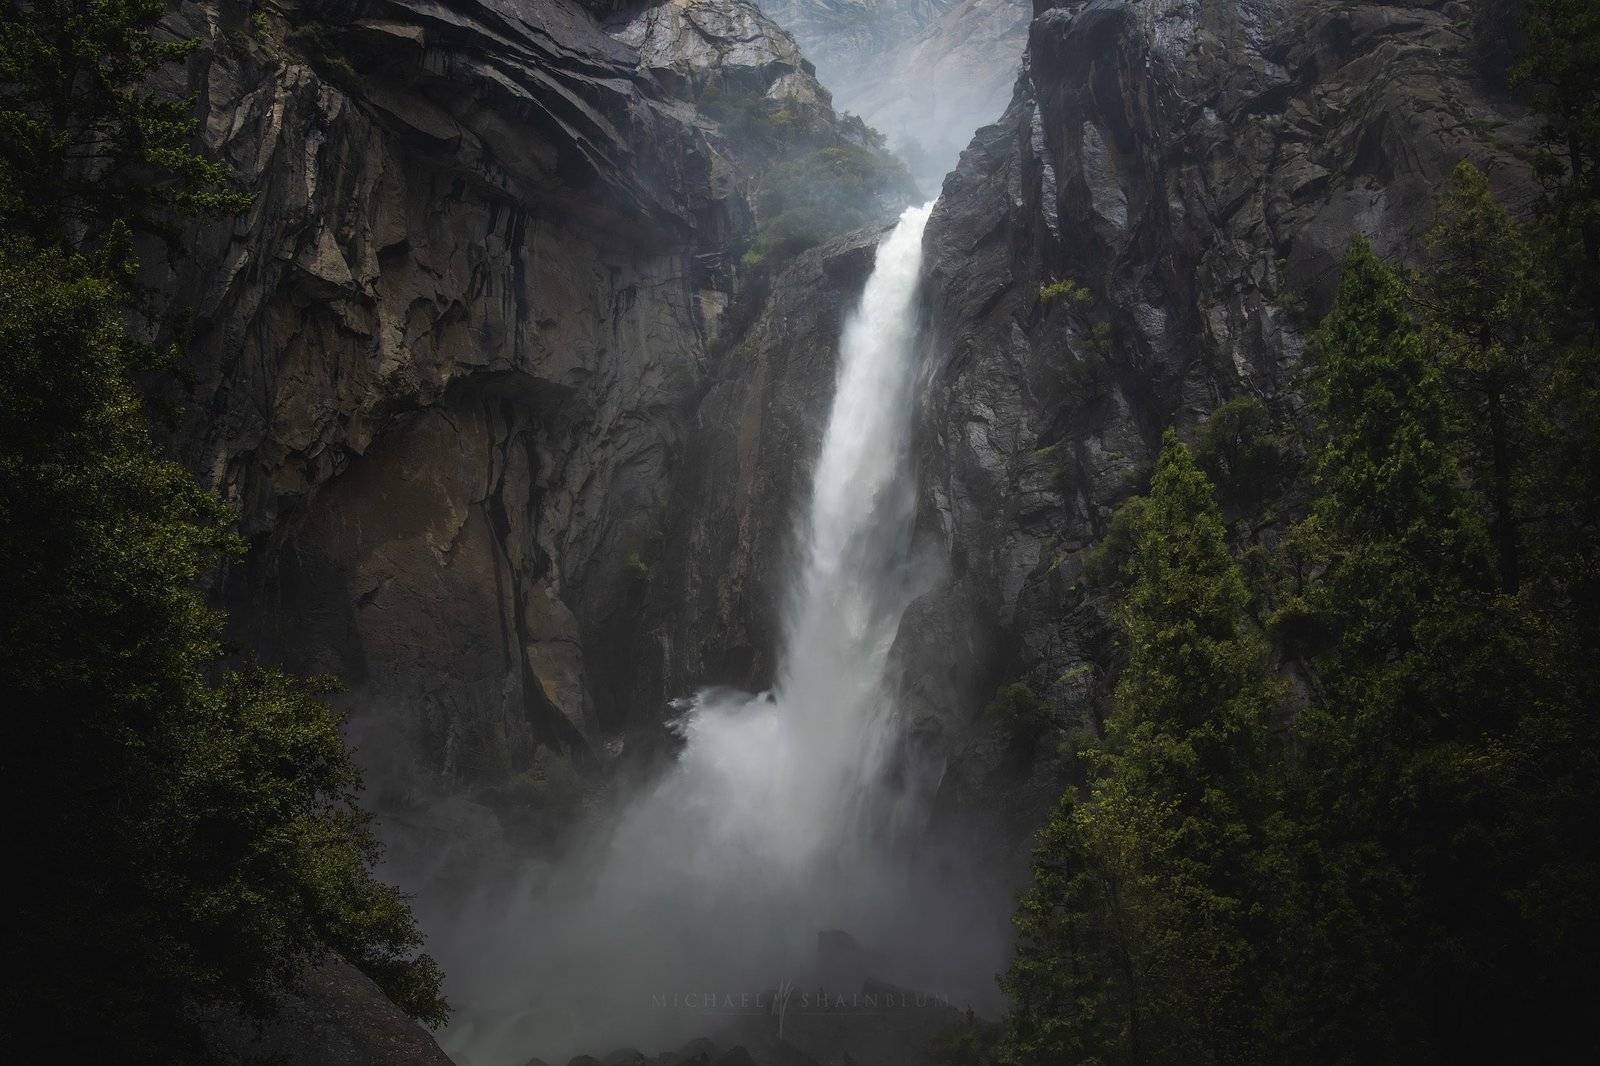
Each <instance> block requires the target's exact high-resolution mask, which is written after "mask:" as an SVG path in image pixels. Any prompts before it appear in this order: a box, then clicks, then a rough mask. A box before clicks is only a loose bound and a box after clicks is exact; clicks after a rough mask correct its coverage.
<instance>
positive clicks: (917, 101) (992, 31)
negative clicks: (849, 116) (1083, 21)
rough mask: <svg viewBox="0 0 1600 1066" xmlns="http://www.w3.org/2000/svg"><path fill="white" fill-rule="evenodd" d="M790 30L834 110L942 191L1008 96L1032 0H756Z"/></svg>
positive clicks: (930, 189) (926, 185)
mask: <svg viewBox="0 0 1600 1066" xmlns="http://www.w3.org/2000/svg"><path fill="white" fill-rule="evenodd" d="M757 2H758V3H759V4H760V6H761V8H762V10H764V11H765V12H766V13H767V14H768V15H769V16H770V17H771V18H772V19H773V20H774V21H776V22H777V23H778V24H779V25H780V26H782V27H783V28H784V29H786V30H788V31H789V32H790V33H791V34H793V35H794V37H795V39H796V40H797V41H798V42H799V43H800V46H801V48H802V49H803V50H804V52H805V54H806V57H807V58H808V59H810V60H811V61H812V62H813V63H814V64H815V65H816V68H817V77H818V78H819V80H821V82H822V84H823V85H824V86H825V87H826V88H827V89H828V90H829V91H830V92H831V93H832V94H833V102H834V106H835V107H836V108H837V109H838V110H840V111H850V112H853V113H855V114H858V115H860V116H861V117H862V118H864V119H866V121H867V123H868V124H869V125H871V126H873V127H875V128H877V129H878V130H879V131H880V132H882V133H883V134H884V135H885V136H886V137H887V138H888V142H889V148H890V149H892V150H893V151H894V152H895V153H896V154H898V155H899V156H900V157H901V158H902V159H903V160H905V162H906V165H907V167H908V168H909V169H910V171H911V174H912V177H913V178H915V179H916V181H917V183H918V185H919V186H920V187H921V188H922V189H923V191H924V192H925V193H926V194H927V195H930V196H933V195H937V194H938V192H939V188H940V186H941V185H942V184H943V181H944V176H945V173H946V172H947V171H949V170H950V169H952V168H953V167H954V166H955V165H956V160H957V159H958V158H959V156H960V154H961V151H962V149H964V148H965V147H966V146H967V144H968V142H969V141H971V139H972V134H973V131H974V130H976V129H977V128H978V127H980V126H984V125H987V124H988V123H991V122H994V121H996V120H997V119H998V118H999V117H1000V115H1001V113H1002V112H1003V111H1004V110H1005V108H1006V104H1007V103H1008V102H1009V101H1010V99H1011V91H1012V88H1013V85H1014V83H1015V82H1016V79H1017V75H1018V73H1019V72H1020V70H1021V57H1022V52H1023V45H1024V43H1025V42H1026V39H1027V33H1028V23H1029V21H1030V20H1031V19H1032V17H1033V4H1032V2H1031V0H860V2H856V3H846V4H838V5H835V4H828V3H819V2H817V0H757Z"/></svg>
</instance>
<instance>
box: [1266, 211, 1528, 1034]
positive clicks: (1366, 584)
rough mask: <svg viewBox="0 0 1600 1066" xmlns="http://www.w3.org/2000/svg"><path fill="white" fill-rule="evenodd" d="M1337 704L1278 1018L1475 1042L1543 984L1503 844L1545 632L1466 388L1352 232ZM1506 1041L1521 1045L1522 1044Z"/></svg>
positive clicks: (1332, 345)
mask: <svg viewBox="0 0 1600 1066" xmlns="http://www.w3.org/2000/svg"><path fill="white" fill-rule="evenodd" d="M1314 340H1315V347H1316V350H1317V352H1318V354H1319V356H1320V358H1321V366H1320V374H1321V379H1320V382H1319V387H1318V396H1317V408H1318V412H1319V414H1320V416H1321V418H1322V421H1323V427H1322V428H1323V436H1324V439H1323V441H1322V447H1321V450H1320V454H1319V455H1318V457H1317V465H1316V471H1315V476H1314V481H1313V486H1314V490H1315V492H1316V502H1315V506H1314V516H1313V519H1314V526H1315V529H1316V531H1317V536H1316V543H1317V544H1318V545H1319V546H1320V550H1321V552H1322V555H1323V558H1322V567H1323V569H1322V572H1321V574H1320V576H1319V577H1318V578H1317V580H1316V582H1315V584H1314V587H1313V589H1312V592H1311V595H1310V599H1311V601H1312V603H1313V604H1314V608H1313V609H1314V610H1315V611H1316V612H1317V613H1318V614H1319V615H1320V617H1321V618H1322V619H1323V621H1324V625H1325V628H1326V630H1327V631H1328V632H1329V633H1330V634H1331V642H1330V644H1329V646H1328V647H1327V648H1326V649H1325V650H1324V652H1323V653H1322V654H1321V655H1319V656H1317V657H1316V660H1315V669H1316V674H1317V676H1318V679H1319V681H1320V685H1319V688H1320V690H1321V693H1322V700H1321V701H1320V702H1319V704H1318V705H1316V706H1315V707H1313V708H1312V709H1310V710H1308V711H1307V712H1306V713H1305V714H1304V715H1303V717H1302V720H1301V733H1302V735H1303V736H1304V738H1305V743H1306V747H1307V755H1306V758H1305V760H1304V762H1303V764H1302V765H1301V767H1300V770H1301V776H1300V781H1301V783H1302V786H1303V788H1304V791H1303V792H1302V793H1300V794H1299V806H1298V809H1297V810H1296V811H1295V815H1296V819H1297V821H1298V822H1299V823H1300V824H1303V825H1305V826H1307V827H1308V834H1309V835H1308V836H1307V837H1304V838H1302V839H1300V840H1299V841H1298V842H1296V844H1295V846H1294V847H1292V848H1291V849H1289V851H1288V852H1287V853H1286V854H1287V855H1288V856H1289V860H1288V861H1289V862H1290V864H1291V865H1297V867H1298V870H1297V873H1296V875H1295V876H1293V877H1291V878H1290V879H1289V882H1288V883H1289V884H1291V885H1293V886H1298V891H1300V892H1301V893H1303V894H1302V895H1301V896H1300V898H1298V899H1293V900H1290V901H1289V902H1288V903H1287V904H1286V906H1285V908H1284V913H1285V914H1286V915H1290V916H1292V917H1291V918H1289V919H1285V920H1284V921H1283V922H1282V923H1281V928H1282V929H1283V930H1284V935H1283V937H1282V942H1283V943H1284V944H1285V945H1286V946H1287V947H1288V948H1289V950H1290V955H1289V958H1290V960H1291V961H1290V964H1289V965H1287V966H1286V967H1285V968H1284V969H1283V971H1282V972H1281V974H1280V975H1279V979H1278V984H1277V987H1276V988H1275V989H1274V991H1273V993H1272V996H1271V997H1270V998H1271V1000H1272V1002H1273V1004H1274V1009H1275V1010H1276V1009H1282V1010H1283V1013H1281V1014H1277V1015H1275V1016H1274V1018H1273V1020H1272V1022H1271V1025H1272V1027H1273V1028H1274V1029H1275V1030H1276V1031H1278V1032H1280V1033H1283V1034H1285V1039H1286V1040H1287V1043H1288V1044H1289V1046H1291V1047H1294V1048H1296V1049H1298V1051H1299V1053H1302V1054H1305V1053H1309V1054H1312V1055H1313V1056H1318V1057H1321V1056H1353V1057H1354V1058H1356V1059H1360V1058H1362V1057H1370V1056H1394V1055H1399V1056H1401V1057H1410V1058H1412V1059H1415V1060H1417V1061H1432V1060H1434V1059H1438V1058H1441V1057H1442V1058H1443V1059H1445V1060H1446V1061H1452V1056H1455V1055H1461V1054H1477V1053H1481V1052H1483V1051H1484V1050H1486V1049H1489V1048H1492V1047H1494V1046H1495V1043H1494V1041H1495V1039H1496V1036H1497V1033H1498V1028H1497V1026H1496V1025H1495V1023H1494V1019H1495V1018H1496V1014H1495V1012H1496V1011H1498V1012H1501V1013H1502V1014H1503V1013H1504V1012H1505V1011H1506V1010H1507V1009H1508V1007H1510V1006H1511V1005H1513V1004H1522V1003H1525V1002H1526V998H1525V997H1524V996H1522V995H1521V994H1520V993H1519V992H1518V991H1517V989H1516V987H1515V984H1514V979H1513V978H1512V976H1511V975H1513V974H1515V973H1516V972H1517V970H1518V966H1517V963H1518V962H1519V961H1524V960H1525V957H1524V956H1523V955H1522V953H1521V952H1520V949H1519V948H1517V947H1516V946H1515V944H1514V942H1511V941H1508V939H1507V937H1506V931H1508V930H1512V929H1515V928H1516V927H1517V925H1518V921H1519V919H1518V917H1517V914H1516V905H1515V903H1514V902H1513V900H1512V898H1511V895H1510V893H1509V890H1510V889H1511V887H1512V886H1513V885H1514V884H1515V883H1516V880H1515V878H1516V875H1515V873H1514V872H1513V871H1512V870H1511V869H1510V865H1511V864H1509V863H1507V862H1506V861H1505V858H1506V856H1505V854H1504V852H1503V851H1502V847H1503V844H1504V839H1505V838H1504V834H1505V832H1506V829H1507V826H1508V825H1509V823H1510V821H1511V815H1510V811H1509V804H1510V801H1511V799H1512V798H1513V792H1512V786H1513V784H1514V782H1515V780H1516V767H1515V759H1514V757H1513V755H1512V754H1511V750H1512V747H1513V745H1514V738H1515V737H1516V735H1517V730H1518V728H1519V723H1520V721H1521V715H1522V713H1523V711H1522V708H1523V705H1524V703H1525V702H1526V701H1528V700H1530V699H1535V698H1537V689H1538V687H1539V673H1538V671H1537V670H1535V669H1534V668H1533V667H1532V664H1533V663H1534V662H1535V659H1536V656H1537V635H1536V632H1535V630H1534V629H1533V628H1532V627H1530V626H1529V625H1528V624H1527V621H1526V619H1525V618H1524V617H1523V616H1522V615H1521V614H1520V613H1519V612H1518V611H1516V610H1515V609H1514V606H1513V604H1512V601H1509V600H1507V599H1505V598H1503V597H1500V596H1498V595H1497V589H1496V585H1495V582H1494V580H1493V576H1492V569H1493V568H1492V566H1491V564H1490V552H1489V545H1488V538H1487V536H1486V533H1485V529H1484V523H1483V521H1482V516H1481V509H1482V508H1481V503H1480V501H1478V500H1477V499H1476V498H1475V497H1474V496H1473V495H1472V493H1471V492H1470V491H1469V490H1468V489H1466V488H1465V487H1464V485H1463V480H1462V477H1461V474H1460V471H1459V469H1458V467H1457V465H1456V460H1455V456H1454V454H1453V453H1452V450H1451V447H1450V434H1449V432H1448V427H1447V422H1448V415H1449V410H1450V404H1449V400H1448V395H1447V393H1446V389H1445V386H1444V383H1443V378H1442V376H1441V373H1440V369H1439V366H1438V360H1437V358H1436V355H1437V353H1435V352H1433V351H1430V349H1429V347H1428V345H1427V344H1426V343H1425V336H1424V334H1423V333H1422V332H1421V331H1420V330H1419V329H1418V328H1417V327H1416V326H1415V325H1414V324H1413V322H1412V321H1411V320H1410V318H1409V317H1408V315H1407V313H1406V299H1405V293H1404V291H1403V289H1402V287H1401V285H1400V283H1399V281H1398V279H1397V278H1396V277H1395V276H1394V274H1393V273H1392V272H1391V271H1390V270H1389V269H1388V268H1387V267H1385V266H1384V265H1383V264H1382V263H1381V262H1379V261H1378V259H1377V258H1376V257H1375V256H1374V255H1373V254H1372V251H1371V249H1370V247H1368V246H1367V245H1366V243H1365V242H1364V241H1360V240H1357V241H1355V242H1353V243H1352V245H1351V249H1350V253H1349V255H1348V257H1347V259H1346V262H1345V270H1344V275H1343V278H1342V280H1341V283H1340V289H1339V295H1338V300H1337V302H1336V304H1335V307H1334V309H1333V310H1332V311H1331V312H1330V314H1329V315H1328V316H1327V318H1326V319H1324V321H1323V323H1322V325H1321V327H1320V328H1319V330H1318V332H1317V334H1316V336H1315V338H1314ZM1506 1050H1508V1051H1509V1050H1510V1049H1509V1048H1507V1049H1506Z"/></svg>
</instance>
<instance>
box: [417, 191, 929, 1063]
mask: <svg viewBox="0 0 1600 1066" xmlns="http://www.w3.org/2000/svg"><path fill="white" fill-rule="evenodd" d="M932 206H933V205H932V204H931V203H930V204H926V205H924V206H921V207H913V208H910V209H908V210H906V212H905V213H904V214H903V215H901V217H900V221H899V224H898V225H897V226H896V227H895V228H894V229H893V230H892V231H891V232H890V233H889V234H888V235H887V237H886V238H885V239H884V240H883V242H882V243H881V245H880V246H879V248H878V254H877V259H876V262H875V265H874V267H873V270H872V273H871V276H870V277H869V278H868V280H867V282H866V286H865V288H864V290H863V292H862V296H861V301H860V304H859V305H858V306H857V307H856V309H855V310H854V311H853V313H852V314H851V315H850V317H849V319H848V321H847V322H846V324H845V327H844V330H843V335H842V338H841V342H840V348H839V362H838V371H837V385H836V390H835V396H834V399H833V404H832V409H831V412H830V414H829V417H828V423H827V428H826V430H825V432H824V435H823V440H822V448H821V454H820V456H819V457H818V460H817V464H816V469H815V474H814V478H813V484H812V487H811V495H810V499H809V506H808V507H807V509H806V512H805V515H804V517H803V519H802V520H801V521H800V522H799V524H798V526H797V530H796V535H797V539H798V547H799V549H800V550H799V552H798V553H797V560H798V561H799V566H798V568H797V573H796V576H795V580H794V582H793V585H792V588H791V591H790V596H789V599H788V602H787V603H786V605H785V629H784V645H783V648H782V649H781V656H780V660H779V669H778V674H777V681H776V684H775V685H774V686H773V689H772V690H771V691H770V692H766V693H761V694H758V695H754V696H752V695H749V694H747V693H737V692H730V691H728V690H725V689H723V690H709V691H705V692H701V693H700V694H699V695H697V696H695V697H694V698H693V699H692V700H690V701H688V702H687V705H686V706H685V707H683V708H682V709H681V710H682V714H681V717H680V718H679V719H678V721H677V723H676V728H678V729H679V730H680V731H681V735H682V738H683V741H684V744H683V750H682V753H681V755H680V757H679V758H678V760H677V762H676V764H675V765H674V766H673V767H672V768H671V770H670V771H669V772H668V773H667V774H666V775H665V776H664V777H663V778H662V779H661V780H659V781H658V782H656V783H655V784H653V785H652V786H650V787H649V788H647V789H645V790H644V791H643V792H642V793H641V794H640V795H638V796H637V797H635V798H633V799H632V800H631V801H630V802H629V803H628V805H627V807H626V808H625V809H624V810H623V812H622V813H621V815H620V816H619V818H618V820H617V822H616V824H615V826H614V829H613V830H612V832H611V833H610V834H609V836H608V838H607V839H606V840H605V841H604V843H603V844H601V845H598V846H597V847H596V848H595V851H594V853H593V854H592V855H589V856H587V857H585V858H584V859H582V860H580V861H577V862H570V863H563V864H562V866H561V868H559V869H556V870H541V871H536V872H533V873H531V874H530V875H529V879H528V881H527V882H526V883H525V884H524V886H523V888H522V890H521V891H519V892H517V893H513V894H512V896H511V899H510V902H509V903H507V902H506V901H504V900H502V901H501V904H500V905H501V906H508V907H509V908H510V909H511V913H510V915H509V916H506V915H504V914H501V916H499V917H497V918H496V919H494V920H492V921H484V920H483V918H482V917H481V916H473V917H468V918H464V919H463V922H464V923H467V924H470V923H471V922H478V923H479V924H480V927H481V928H480V933H481V935H480V938H479V941H478V942H477V943H476V944H475V945H473V946H472V947H471V948H470V949H469V954H471V956H472V963H471V966H470V969H471V971H472V972H473V973H474V974H475V975H477V976H476V977H475V979H474V985H475V986H474V987H473V988H471V989H470V990H469V991H470V996H471V1000H472V1011H471V1014H472V1016H471V1017H469V1018H466V1019H464V1020H463V1021H461V1022H460V1023H458V1024H457V1026H456V1027H454V1028H453V1029H452V1031H451V1032H450V1033H449V1034H447V1037H446V1045H447V1047H448V1048H449V1049H450V1050H451V1051H452V1052H453V1053H454V1054H455V1055H456V1056H457V1058H458V1060H459V1061H462V1062H466V1063H471V1064H473V1066H479V1064H482V1066H500V1064H501V1063H508V1064H509V1063H520V1062H522V1061H525V1060H526V1059H527V1057H528V1055H529V1054H530V1053H536V1054H540V1055H543V1056H545V1057H547V1058H551V1057H553V1058H555V1059H556V1061H564V1059H563V1058H562V1056H565V1055H568V1054H571V1053H575V1052H577V1051H590V1052H603V1051H604V1050H606V1049H609V1048H611V1047H617V1046H621V1045H624V1044H630V1043H631V1044H636V1045H644V1046H647V1047H648V1046H652V1045H655V1046H664V1045H666V1044H667V1043H668V1042H669V1041H672V1040H681V1039H686V1038H688V1037H692V1036H696V1035H703V1034H705V1033H706V1032H707V1031H708V1030H710V1029H712V1028H714V1025H715V1023H716V1021H717V1019H715V1018H708V1017H706V1016H704V1015H703V1014H697V1013H695V1012H693V1011H685V1010H683V1009H682V1003H683V1002H684V997H685V996H690V997H695V996H701V995H704V994H708V993H712V994H717V995H723V994H734V995H739V994H746V993H751V992H756V993H758V992H760V991H761V990H763V989H766V988H769V987H771V986H772V985H773V984H775V983H777V982H779V981H785V980H802V979H806V978H807V977H808V976H809V975H808V974H807V973H806V971H805V967H806V966H807V965H808V964H809V961H810V959H811V957H812V955H813V954H814V947H815V944H816V938H817V935H818V933H819V932H820V931H823V930H827V929H835V928H837V929H844V930H849V931H853V932H858V933H870V932H871V930H872V928H873V926H874V925H875V924H876V923H878V922H879V920H880V918H881V916H882V915H883V914H885V913H886V912H888V911H890V910H892V909H893V908H894V907H895V906H896V900H895V899H894V897H895V896H896V895H897V894H899V893H901V892H903V891H904V884H903V882H904V876H903V873H901V872H900V871H898V870H897V868H896V866H895V860H894V859H893V856H892V855H890V854H889V853H888V849H886V848H885V847H884V846H883V841H884V835H885V833H886V832H887V831H889V830H892V827H893V825H894V824H895V822H896V820H897V812H896V811H895V809H894V806H895V805H894V803H893V801H892V797H891V796H890V794H889V791H888V790H886V789H884V788H882V787H881V782H882V781H883V777H884V775H883V772H882V771H883V770H884V761H885V759H886V757H887V752H888V750H889V747H890V742H891V740H892V732H891V725H892V723H891V717H892V708H891V701H892V696H891V692H890V686H889V683H888V679H887V678H886V676H885V675H886V666H887V661H888V653H889V648H890V645H891V643H892V642H893V640H894V637H895V633H896V630H897V628H898V626H899V622H900V618H901V615H902V613H903V612H904V610H905V608H906V606H907V603H908V602H909V599H910V596H911V589H910V585H909V582H908V581H907V558H908V554H909V547H910V535H911V523H912V514H913V508H914V503H915V494H914V487H913V484H912V476H911V469H910V446H909V438H910V430H911V419H912V408H913V405H914V381H915V376H916V358H915V357H916V342H917V336H916V334H917V329H916V319H917V314H916V293H917V282H918V277H919V273H920V268H921V260H922V233H923V228H924V225H925V224H926V222H927V219H928V215H929V213H930V211H931V210H932ZM488 960H500V961H499V962H498V963H493V962H492V961H488Z"/></svg>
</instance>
